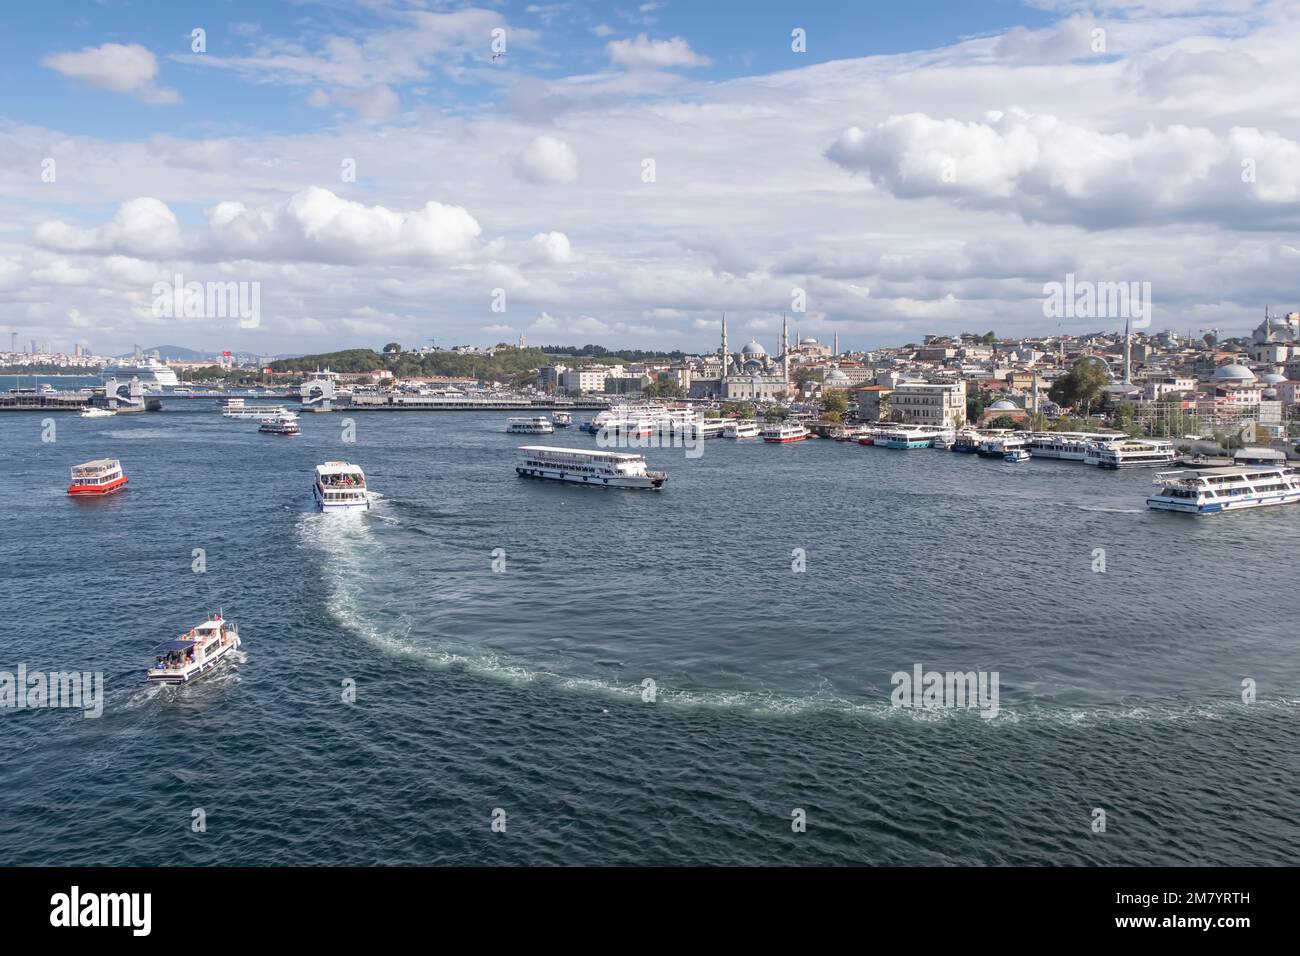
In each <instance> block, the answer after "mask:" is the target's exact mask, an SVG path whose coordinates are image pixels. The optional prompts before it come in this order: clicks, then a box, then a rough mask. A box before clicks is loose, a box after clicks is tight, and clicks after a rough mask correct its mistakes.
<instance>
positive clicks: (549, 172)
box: [511, 136, 578, 185]
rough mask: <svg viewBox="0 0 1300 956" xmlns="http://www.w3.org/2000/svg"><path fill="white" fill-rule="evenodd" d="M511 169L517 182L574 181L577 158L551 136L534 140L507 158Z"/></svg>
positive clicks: (564, 145)
mask: <svg viewBox="0 0 1300 956" xmlns="http://www.w3.org/2000/svg"><path fill="white" fill-rule="evenodd" d="M511 166H512V168H513V169H514V171H515V175H516V176H518V177H519V178H520V179H523V180H526V181H527V182H530V183H536V184H538V185H541V184H544V183H571V182H573V181H574V180H575V179H577V178H578V154H577V153H575V152H574V151H573V150H572V149H571V148H570V147H569V144H568V143H566V142H564V141H563V140H560V139H556V138H555V137H554V136H538V137H537V138H536V139H534V140H533V141H532V142H530V143H529V144H528V145H527V146H526V147H524V149H522V150H521V151H519V152H518V153H515V154H514V155H513V156H511Z"/></svg>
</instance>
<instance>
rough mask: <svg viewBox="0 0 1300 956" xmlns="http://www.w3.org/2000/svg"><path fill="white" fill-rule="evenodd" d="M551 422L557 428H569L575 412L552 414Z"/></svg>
mask: <svg viewBox="0 0 1300 956" xmlns="http://www.w3.org/2000/svg"><path fill="white" fill-rule="evenodd" d="M551 424H552V425H554V426H555V427H556V428H568V427H569V426H570V425H572V424H573V414H572V413H570V412H556V413H555V414H553V415H552V416H551Z"/></svg>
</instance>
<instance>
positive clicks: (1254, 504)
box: [1147, 465, 1300, 515]
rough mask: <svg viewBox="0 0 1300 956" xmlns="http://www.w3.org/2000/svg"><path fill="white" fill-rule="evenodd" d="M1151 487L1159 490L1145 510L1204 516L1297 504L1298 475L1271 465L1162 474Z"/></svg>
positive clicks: (1299, 498) (1299, 487)
mask: <svg viewBox="0 0 1300 956" xmlns="http://www.w3.org/2000/svg"><path fill="white" fill-rule="evenodd" d="M1154 483H1155V484H1156V485H1157V486H1158V487H1159V488H1160V489H1161V490H1160V491H1158V492H1156V493H1155V494H1153V495H1151V497H1149V498H1147V507H1148V508H1155V509H1156V510H1158V511H1181V512H1184V513H1186V514H1198V515H1205V514H1215V513H1216V512H1220V511H1241V510H1243V509H1245V508H1259V507H1263V506H1264V505H1284V504H1290V503H1292V502H1297V501H1300V475H1297V474H1296V473H1295V472H1294V471H1292V470H1291V469H1289V468H1286V467H1277V466H1274V465H1254V466H1250V465H1243V466H1237V465H1233V466H1229V467H1226V468H1201V469H1198V470H1190V471H1189V470H1182V471H1162V472H1160V473H1159V474H1157V475H1156V477H1155V481H1154Z"/></svg>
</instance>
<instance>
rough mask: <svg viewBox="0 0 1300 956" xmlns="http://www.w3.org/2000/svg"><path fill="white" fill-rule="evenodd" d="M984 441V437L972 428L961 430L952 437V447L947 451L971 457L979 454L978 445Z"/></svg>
mask: <svg viewBox="0 0 1300 956" xmlns="http://www.w3.org/2000/svg"><path fill="white" fill-rule="evenodd" d="M983 441H984V436H983V435H981V434H980V433H979V432H977V431H975V429H973V428H963V429H962V430H961V431H959V432H957V434H956V435H955V436H954V437H953V440H952V447H951V448H949V449H948V450H949V451H955V452H961V453H962V454H966V455H973V454H976V453H978V452H979V450H980V444H981V443H982V442H983Z"/></svg>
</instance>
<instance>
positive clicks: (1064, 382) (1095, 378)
mask: <svg viewBox="0 0 1300 956" xmlns="http://www.w3.org/2000/svg"><path fill="white" fill-rule="evenodd" d="M1109 381H1110V375H1109V374H1108V373H1107V371H1106V366H1105V365H1104V364H1103V363H1102V362H1101V360H1100V359H1096V358H1092V357H1088V356H1085V357H1084V358H1081V359H1079V360H1078V361H1077V362H1075V363H1074V365H1072V366H1070V371H1068V372H1066V373H1065V374H1064V375H1062V376H1061V377H1060V378H1058V379H1057V380H1056V381H1055V382H1053V383H1052V387H1051V388H1050V389H1048V391H1047V394H1048V397H1049V398H1051V400H1052V401H1054V402H1056V404H1058V405H1060V406H1061V407H1062V408H1079V407H1080V406H1082V407H1083V409H1084V412H1085V414H1086V413H1087V411H1088V410H1090V409H1091V407H1092V403H1093V402H1095V401H1097V399H1098V398H1100V397H1101V390H1102V389H1103V388H1104V387H1105V386H1106V384H1107V383H1108V382H1109Z"/></svg>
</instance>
